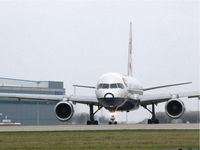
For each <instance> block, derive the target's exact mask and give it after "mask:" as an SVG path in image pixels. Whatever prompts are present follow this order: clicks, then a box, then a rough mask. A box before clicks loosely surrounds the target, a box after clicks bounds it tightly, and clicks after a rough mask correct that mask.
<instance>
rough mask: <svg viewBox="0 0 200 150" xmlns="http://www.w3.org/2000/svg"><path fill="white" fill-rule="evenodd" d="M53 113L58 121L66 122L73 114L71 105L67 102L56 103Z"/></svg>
mask: <svg viewBox="0 0 200 150" xmlns="http://www.w3.org/2000/svg"><path fill="white" fill-rule="evenodd" d="M54 111H55V114H56V117H57V118H58V119H59V120H60V121H67V120H69V119H70V118H71V117H72V116H73V114H74V108H73V105H72V104H71V103H69V102H67V101H60V102H59V103H57V104H56V106H55V107H54Z"/></svg>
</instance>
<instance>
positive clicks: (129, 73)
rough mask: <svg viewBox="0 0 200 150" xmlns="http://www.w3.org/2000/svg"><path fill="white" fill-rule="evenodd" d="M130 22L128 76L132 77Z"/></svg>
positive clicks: (130, 33)
mask: <svg viewBox="0 0 200 150" xmlns="http://www.w3.org/2000/svg"><path fill="white" fill-rule="evenodd" d="M132 67H133V66H132V22H130V32H129V43H128V76H133V73H132V72H133V70H132Z"/></svg>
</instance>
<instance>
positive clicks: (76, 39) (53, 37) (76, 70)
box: [0, 0, 200, 122]
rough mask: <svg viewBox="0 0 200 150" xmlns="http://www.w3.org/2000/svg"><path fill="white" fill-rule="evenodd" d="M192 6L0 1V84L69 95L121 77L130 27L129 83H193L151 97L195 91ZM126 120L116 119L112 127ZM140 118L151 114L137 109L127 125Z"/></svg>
mask: <svg viewBox="0 0 200 150" xmlns="http://www.w3.org/2000/svg"><path fill="white" fill-rule="evenodd" d="M199 6H200V4H199V1H198V0H129V1H127V0H115V1H114V0H113V1H112V0H88V1H86V0H57V1H56V0H0V52H1V53H0V54H1V57H0V58H1V59H0V68H1V73H0V76H1V77H10V78H19V79H28V80H45V81H48V80H55V81H63V82H64V86H65V88H66V93H67V94H72V93H73V87H72V85H73V84H84V85H96V82H97V80H98V78H99V76H101V75H102V74H104V73H106V72H111V71H112V72H113V71H114V72H119V73H123V74H126V73H127V57H128V56H127V50H128V35H129V22H130V21H132V22H133V49H134V50H133V51H134V53H133V64H134V65H133V68H134V76H136V77H137V78H138V80H139V81H140V82H141V83H142V85H143V86H144V87H150V86H156V85H162V84H171V83H178V82H187V81H192V82H193V84H192V85H186V86H180V87H173V88H166V89H162V90H155V91H151V92H152V93H169V92H170V93H174V92H185V91H194V90H197V89H200V49H199V48H200V46H199V40H200V39H199V33H200V30H199V17H200V16H199V8H200V7H199ZM77 94H79V95H94V91H93V90H91V89H78V91H77ZM184 103H185V105H186V110H198V109H199V106H198V105H199V104H198V100H196V99H194V100H190V101H188V100H184ZM77 108H78V110H77V111H78V112H81V111H88V109H87V106H82V105H79V106H77ZM157 111H164V104H159V105H158V107H157ZM100 113H102V114H106V115H107V113H106V111H103V112H100ZM139 113H140V115H139ZM125 116H126V115H125V113H118V120H124V118H125ZM145 117H150V114H149V113H148V112H147V111H146V110H144V109H142V108H140V109H139V110H137V111H135V112H131V113H129V115H128V120H129V121H130V122H133V121H140V120H142V119H144V118H145Z"/></svg>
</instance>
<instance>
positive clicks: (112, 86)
mask: <svg viewBox="0 0 200 150" xmlns="http://www.w3.org/2000/svg"><path fill="white" fill-rule="evenodd" d="M109 88H110V89H117V88H120V89H124V85H123V84H122V83H112V84H106V83H101V84H99V85H98V86H97V89H109Z"/></svg>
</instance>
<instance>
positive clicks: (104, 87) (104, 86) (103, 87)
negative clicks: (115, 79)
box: [101, 84, 109, 89]
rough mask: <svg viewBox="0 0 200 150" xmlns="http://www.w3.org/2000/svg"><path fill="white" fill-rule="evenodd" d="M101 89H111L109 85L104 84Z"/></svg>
mask: <svg viewBox="0 0 200 150" xmlns="http://www.w3.org/2000/svg"><path fill="white" fill-rule="evenodd" d="M101 88H102V89H108V88H109V84H103V85H102V87H101Z"/></svg>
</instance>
